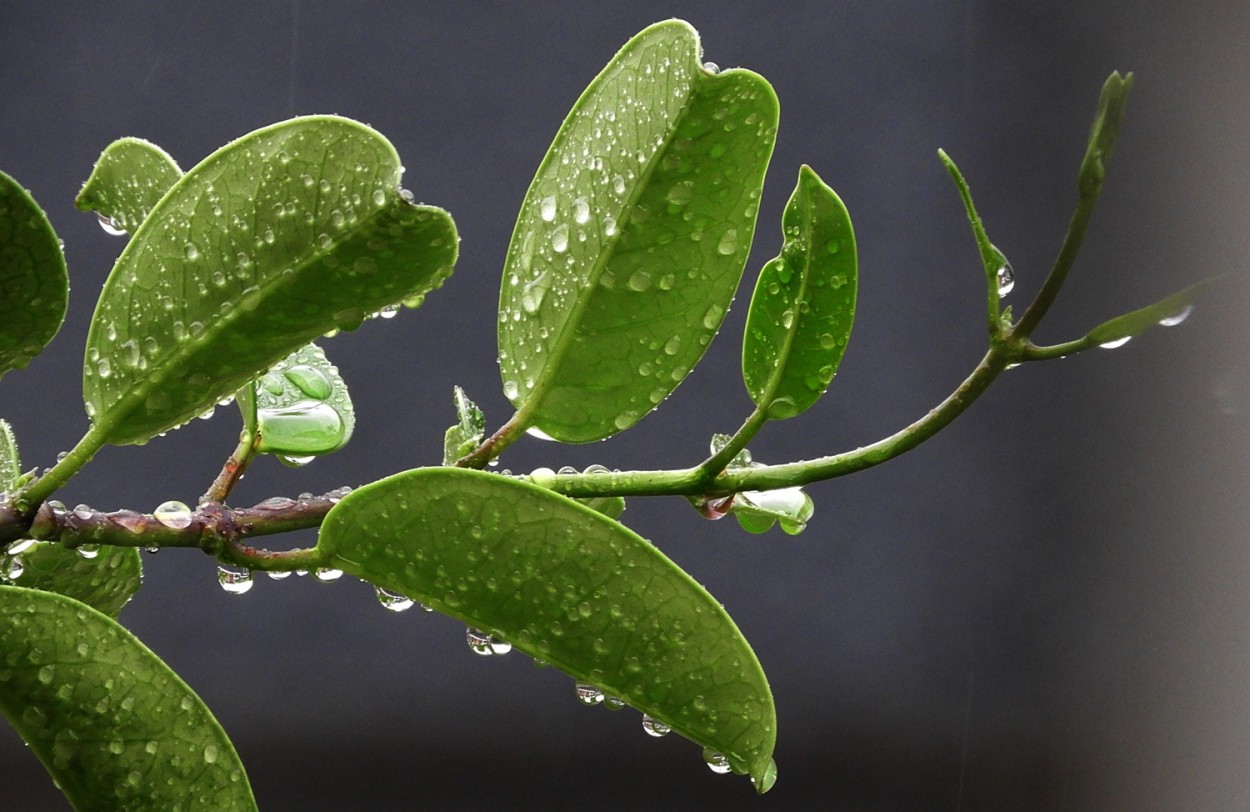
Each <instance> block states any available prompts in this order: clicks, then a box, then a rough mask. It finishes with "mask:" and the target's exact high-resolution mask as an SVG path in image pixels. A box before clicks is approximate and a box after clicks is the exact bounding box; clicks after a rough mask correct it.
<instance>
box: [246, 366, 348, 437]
mask: <svg viewBox="0 0 1250 812" xmlns="http://www.w3.org/2000/svg"><path fill="white" fill-rule="evenodd" d="M238 401H239V408H240V409H241V410H242V411H243V423H244V429H245V430H246V431H248V432H250V433H252V434H259V435H260V440H259V442H258V443H257V450H258V451H260V452H262V453H268V454H283V455H290V456H298V457H303V456H315V455H319V454H329V453H330V452H331V451H337V450H338V449H340V448H342V447H343V446H345V445H347V441H348V440H350V439H351V436H352V430H353V429H354V428H355V426H356V412H355V409H353V407H352V400H351V396H350V395H348V393H347V384H346V383H344V382H343V378H342V376H340V375H339V370H338V367H336V366H334V365H333V364H331V363H330V362H329V361H328V360H327V359H326V356H325V353H324V352H322V350H321V348H320V347H318V346H317V345H316V344H308V345H306V346H303V347H300V348H299V349H298V350H296V351H295V352H293V353H291V354H290V355H288V356H287V357H286V358H284V359H282V361H280V362H279V363H278V364H276V365H275V366H274V367H273V368H272V369H270V370H269V371H268V372H266V373H265V374H264V375H263V376H261V377H260V379H258V380H256V381H253V382H252V383H250V384H248V385H247V386H245V387H244V388H243V389H241V390H240V391H239V394H238Z"/></svg>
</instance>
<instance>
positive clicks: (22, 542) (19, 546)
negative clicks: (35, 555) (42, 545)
mask: <svg viewBox="0 0 1250 812" xmlns="http://www.w3.org/2000/svg"><path fill="white" fill-rule="evenodd" d="M34 546H35V540H34V539H18V540H17V541H15V542H13V543H12V544H10V545H9V546H8V547H7V548H6V549H5V551H4V553H5V555H21V554H22V553H24V552H26V551H27V550H29V549H30V548H31V547H34Z"/></svg>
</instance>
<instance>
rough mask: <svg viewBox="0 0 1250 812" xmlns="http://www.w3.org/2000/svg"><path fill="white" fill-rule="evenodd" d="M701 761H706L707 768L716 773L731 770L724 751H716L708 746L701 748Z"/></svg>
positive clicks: (719, 773) (722, 773) (724, 772)
mask: <svg viewBox="0 0 1250 812" xmlns="http://www.w3.org/2000/svg"><path fill="white" fill-rule="evenodd" d="M703 761H704V762H706V763H707V768H708V769H709V770H711V771H712V772H714V773H716V774H717V775H725V774H726V773H728V772H731V771H732V770H733V768H732V767H730V766H729V759H728V758H726V757H725V754H724V753H718V752H716V751H715V750H712V749H709V748H704V750H703Z"/></svg>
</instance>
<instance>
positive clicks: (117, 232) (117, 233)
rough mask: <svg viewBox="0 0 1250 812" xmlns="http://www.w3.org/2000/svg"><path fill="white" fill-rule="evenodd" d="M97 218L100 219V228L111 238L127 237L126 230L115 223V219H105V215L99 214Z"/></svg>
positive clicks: (97, 213)
mask: <svg viewBox="0 0 1250 812" xmlns="http://www.w3.org/2000/svg"><path fill="white" fill-rule="evenodd" d="M96 217H97V218H98V219H99V221H100V228H102V229H104V233H105V234H108V235H109V236H110V237H124V236H126V229H124V228H121V227H120V226H118V225H117V224H116V223H114V222H113V218H111V217H105V216H104V215H103V214H101V213H99V212H96Z"/></svg>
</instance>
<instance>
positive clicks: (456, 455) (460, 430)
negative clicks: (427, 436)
mask: <svg viewBox="0 0 1250 812" xmlns="http://www.w3.org/2000/svg"><path fill="white" fill-rule="evenodd" d="M452 400H453V401H454V402H455V404H456V421H457V422H456V424H455V425H454V426H452V427H451V428H449V429H447V433H446V434H444V435H443V465H452V464H453V463H455V461H456V460H458V459H460V458H461V457H463V456H464V455H465V454H468V453H470V452H472V451H473V449H475V448H477V447H478V446H479V445H481V444H482V441H483V440H484V439H486V415H485V414H483V413H482V410H481V409H479V408H478V406H477V404H476V403H474V402H473V401H471V400H469V396H468V395H466V394H465V393H464V390H463V389H461V388H460V387H459V386H457V387H456V388H455V389H454V390H453V391H452Z"/></svg>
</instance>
